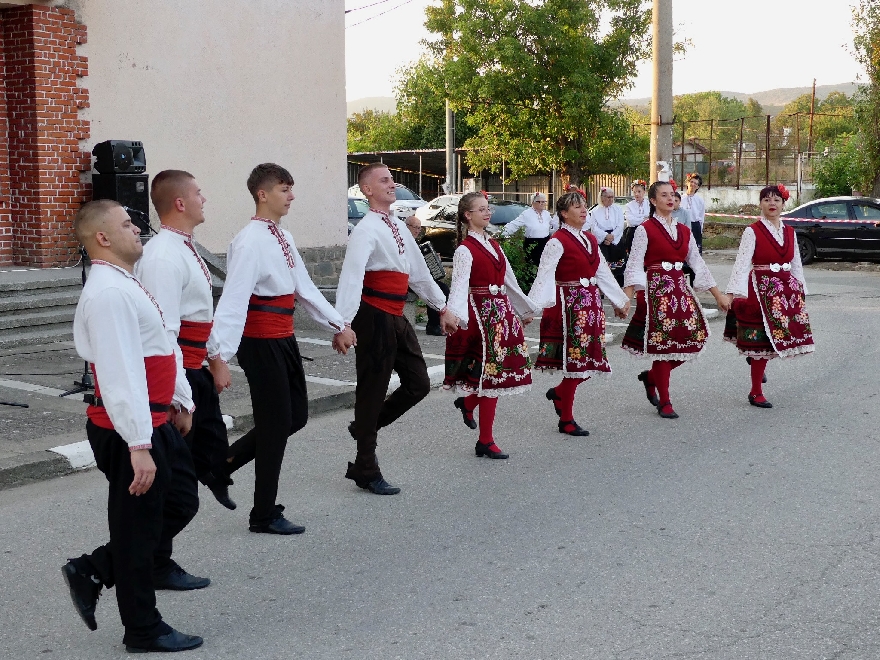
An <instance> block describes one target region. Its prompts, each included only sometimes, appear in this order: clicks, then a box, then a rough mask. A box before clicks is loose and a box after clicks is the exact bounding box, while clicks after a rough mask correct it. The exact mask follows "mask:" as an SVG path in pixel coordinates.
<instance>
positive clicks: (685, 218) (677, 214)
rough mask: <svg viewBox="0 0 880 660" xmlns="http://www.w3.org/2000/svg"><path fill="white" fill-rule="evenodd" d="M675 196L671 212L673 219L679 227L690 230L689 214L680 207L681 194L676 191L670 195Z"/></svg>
mask: <svg viewBox="0 0 880 660" xmlns="http://www.w3.org/2000/svg"><path fill="white" fill-rule="evenodd" d="M672 194H673V195H675V208H674V209H673V210H672V217H673V219H674V220H675V221H676V222H677V223H678V224H680V225H684V226H685V227H687V228H688V229H690V228H691V212H690V211H689V210H688V209H685V208H682V206H681V193H680V192H678V191H677V190H676V191H675V192H674V193H672Z"/></svg>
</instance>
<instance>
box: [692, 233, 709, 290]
mask: <svg viewBox="0 0 880 660" xmlns="http://www.w3.org/2000/svg"><path fill="white" fill-rule="evenodd" d="M686 261H687V264H688V266H690V267H691V269H692V270H693V271H694V291H708V290H709V289H711V288H712V287H713V286H716V284H715V279H714V278H713V277H712V273H711V272H710V271H709V267H708V266H707V265H706V262H705V261H703V257H702V256H700V248H698V247H697V242H696V241H695V240H694V235H693V234H691V237H690V241H689V242H688V254H687V259H686Z"/></svg>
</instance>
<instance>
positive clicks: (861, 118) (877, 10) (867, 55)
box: [852, 0, 880, 197]
mask: <svg viewBox="0 0 880 660" xmlns="http://www.w3.org/2000/svg"><path fill="white" fill-rule="evenodd" d="M852 26H853V32H854V33H855V37H854V39H853V46H854V49H855V55H856V59H857V60H858V61H859V62H860V63H861V65H862V66H863V67H864V68H865V72H866V73H867V76H868V80H867V84H866V85H863V86H862V87H861V88H860V89H859V92H858V94H857V99H856V108H855V118H856V125H857V126H858V129H859V140H860V146H861V156H862V159H863V169H862V172H863V176H864V179H865V180H864V181H863V182H862V183H860V184H859V188H860V189H862V190H864V191H867V190H871V191H872V194H873V196H874V197H878V196H880V4H878V3H877V2H876V0H859V2H858V3H857V4H856V5H855V7H853V20H852Z"/></svg>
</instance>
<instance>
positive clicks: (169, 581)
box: [153, 561, 211, 591]
mask: <svg viewBox="0 0 880 660" xmlns="http://www.w3.org/2000/svg"><path fill="white" fill-rule="evenodd" d="M209 584H211V580H210V579H209V578H205V577H196V576H195V575H190V574H189V573H187V572H186V571H185V570H183V569H182V568H181V567H180V566H178V564H177V563H176V562H174V561H172V562H171V569H170V570H169V571H167V572H165V573H163V574H162V575H161V576H160V575H156V574H154V575H153V588H154V589H162V590H167V591H192V590H193V589H204V588H205V587H207V586H208V585H209Z"/></svg>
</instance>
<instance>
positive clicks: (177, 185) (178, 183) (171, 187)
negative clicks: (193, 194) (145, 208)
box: [150, 170, 195, 216]
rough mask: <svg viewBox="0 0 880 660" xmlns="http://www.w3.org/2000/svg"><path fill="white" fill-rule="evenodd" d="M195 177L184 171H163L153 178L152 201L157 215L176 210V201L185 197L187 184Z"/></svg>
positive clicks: (151, 187)
mask: <svg viewBox="0 0 880 660" xmlns="http://www.w3.org/2000/svg"><path fill="white" fill-rule="evenodd" d="M194 179H195V177H194V176H193V175H192V174H190V173H189V172H184V171H183V170H162V171H161V172H159V173H158V174H157V175H156V176H154V177H153V183H152V184H151V185H150V200H151V201H152V202H153V206H154V207H156V213H158V214H159V215H160V216H162V215H165V214H166V213H168V212H169V211H171V210H172V209H173V208H174V200H176V199H177V198H179V197H183V193H184V192H185V190H186V187H185V186H186V184H187V183H188V182H189V181H192V180H194Z"/></svg>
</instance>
